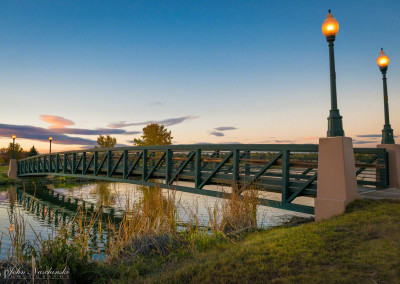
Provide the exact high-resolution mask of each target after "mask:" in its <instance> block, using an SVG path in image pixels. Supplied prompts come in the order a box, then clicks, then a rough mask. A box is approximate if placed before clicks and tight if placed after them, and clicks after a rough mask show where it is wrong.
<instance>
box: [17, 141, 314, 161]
mask: <svg viewBox="0 0 400 284" xmlns="http://www.w3.org/2000/svg"><path fill="white" fill-rule="evenodd" d="M167 149H170V150H173V151H176V150H182V151H188V150H196V149H201V150H205V151H207V150H216V149H218V150H222V151H231V150H237V149H240V150H252V151H284V150H290V151H299V152H318V145H317V144H190V145H187V144H182V145H158V146H130V147H114V148H93V149H82V150H73V151H64V152H53V153H51V155H61V154H72V153H84V152H108V151H125V150H128V151H135V150H139V151H140V150H167ZM49 155H50V154H49V153H47V154H40V155H36V156H31V157H27V158H24V159H21V160H19V161H26V160H30V159H33V158H39V157H44V156H49Z"/></svg>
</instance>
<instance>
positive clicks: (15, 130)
mask: <svg viewBox="0 0 400 284" xmlns="http://www.w3.org/2000/svg"><path fill="white" fill-rule="evenodd" d="M12 134H15V135H16V136H17V139H18V138H22V139H31V140H37V141H42V142H47V141H49V136H52V137H53V142H52V143H55V144H64V145H85V146H91V145H97V141H94V140H90V139H85V138H80V137H71V136H67V135H65V134H58V133H56V134H55V133H54V132H53V130H52V129H46V128H42V127H36V126H30V125H12V124H0V137H8V138H9V137H11V135H12Z"/></svg>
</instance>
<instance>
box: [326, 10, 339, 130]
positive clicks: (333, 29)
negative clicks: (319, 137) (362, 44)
mask: <svg viewBox="0 0 400 284" xmlns="http://www.w3.org/2000/svg"><path fill="white" fill-rule="evenodd" d="M338 31H339V23H338V21H336V20H335V19H334V18H333V15H332V14H331V10H329V14H328V16H326V20H325V21H324V23H323V24H322V33H323V34H324V36H325V37H326V41H327V42H328V43H329V65H330V73H331V110H330V112H329V117H328V137H335V136H344V131H343V123H342V116H341V115H340V113H339V110H338V108H337V95H336V72H335V54H334V50H333V42H334V41H335V37H336V34H337V32H338Z"/></svg>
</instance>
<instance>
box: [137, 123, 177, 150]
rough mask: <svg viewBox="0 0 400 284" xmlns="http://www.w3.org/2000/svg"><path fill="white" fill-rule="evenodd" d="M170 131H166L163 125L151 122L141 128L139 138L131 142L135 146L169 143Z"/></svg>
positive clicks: (170, 139)
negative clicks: (141, 131) (140, 136)
mask: <svg viewBox="0 0 400 284" xmlns="http://www.w3.org/2000/svg"><path fill="white" fill-rule="evenodd" d="M173 138H174V137H172V136H171V131H168V130H167V128H165V127H164V126H163V125H159V124H156V123H152V124H149V125H147V126H146V127H144V128H143V134H142V138H141V139H136V138H135V139H134V140H133V143H134V144H135V145H136V146H148V145H171V144H172V139H173Z"/></svg>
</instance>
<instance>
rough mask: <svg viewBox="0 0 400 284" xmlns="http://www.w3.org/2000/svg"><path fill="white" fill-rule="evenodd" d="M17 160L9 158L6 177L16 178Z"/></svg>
mask: <svg viewBox="0 0 400 284" xmlns="http://www.w3.org/2000/svg"><path fill="white" fill-rule="evenodd" d="M17 172H18V168H17V160H16V159H11V160H10V166H9V168H8V177H9V178H12V179H17V178H18V177H17Z"/></svg>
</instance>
